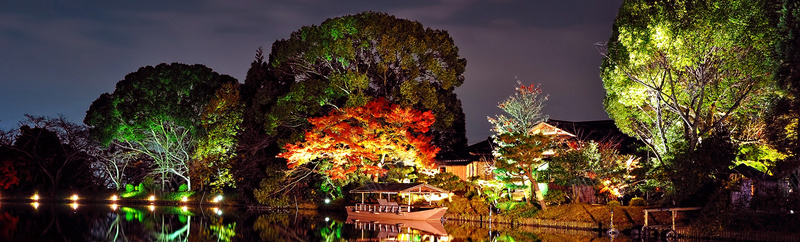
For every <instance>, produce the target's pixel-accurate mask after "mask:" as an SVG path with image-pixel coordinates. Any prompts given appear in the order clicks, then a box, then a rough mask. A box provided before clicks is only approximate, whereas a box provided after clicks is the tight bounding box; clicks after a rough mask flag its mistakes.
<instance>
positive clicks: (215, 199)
mask: <svg viewBox="0 0 800 242" xmlns="http://www.w3.org/2000/svg"><path fill="white" fill-rule="evenodd" d="M220 201H222V195H217V196H216V197H214V200H213V202H214V203H218V202H220Z"/></svg>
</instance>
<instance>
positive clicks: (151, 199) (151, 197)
mask: <svg viewBox="0 0 800 242" xmlns="http://www.w3.org/2000/svg"><path fill="white" fill-rule="evenodd" d="M147 200H150V201H151V202H154V201H156V195H150V197H149V198H147Z"/></svg>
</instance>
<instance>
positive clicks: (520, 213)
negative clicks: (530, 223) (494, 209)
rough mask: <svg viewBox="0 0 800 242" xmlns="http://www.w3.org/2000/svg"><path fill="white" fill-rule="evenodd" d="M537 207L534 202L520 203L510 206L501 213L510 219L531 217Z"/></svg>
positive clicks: (536, 210) (537, 209)
mask: <svg viewBox="0 0 800 242" xmlns="http://www.w3.org/2000/svg"><path fill="white" fill-rule="evenodd" d="M537 212H539V208H538V207H537V206H536V205H535V204H530V203H521V204H516V205H515V206H511V207H510V209H509V210H504V211H501V213H502V214H503V215H504V216H506V217H508V218H511V219H517V218H533V217H534V216H535V215H536V213H537Z"/></svg>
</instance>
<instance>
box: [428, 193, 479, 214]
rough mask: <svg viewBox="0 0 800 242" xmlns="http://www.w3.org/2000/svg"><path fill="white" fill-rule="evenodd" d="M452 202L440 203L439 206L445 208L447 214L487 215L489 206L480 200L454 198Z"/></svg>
mask: <svg viewBox="0 0 800 242" xmlns="http://www.w3.org/2000/svg"><path fill="white" fill-rule="evenodd" d="M451 200H452V201H447V200H445V201H442V202H441V204H440V205H441V206H444V207H447V212H448V213H459V214H479V215H489V209H490V207H489V204H486V202H484V201H483V200H482V199H467V198H464V197H461V196H454V197H452V198H451Z"/></svg>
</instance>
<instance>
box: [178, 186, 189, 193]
mask: <svg viewBox="0 0 800 242" xmlns="http://www.w3.org/2000/svg"><path fill="white" fill-rule="evenodd" d="M188 190H189V186H187V185H186V184H181V185H180V186H179V187H178V191H179V192H185V191H188Z"/></svg>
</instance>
